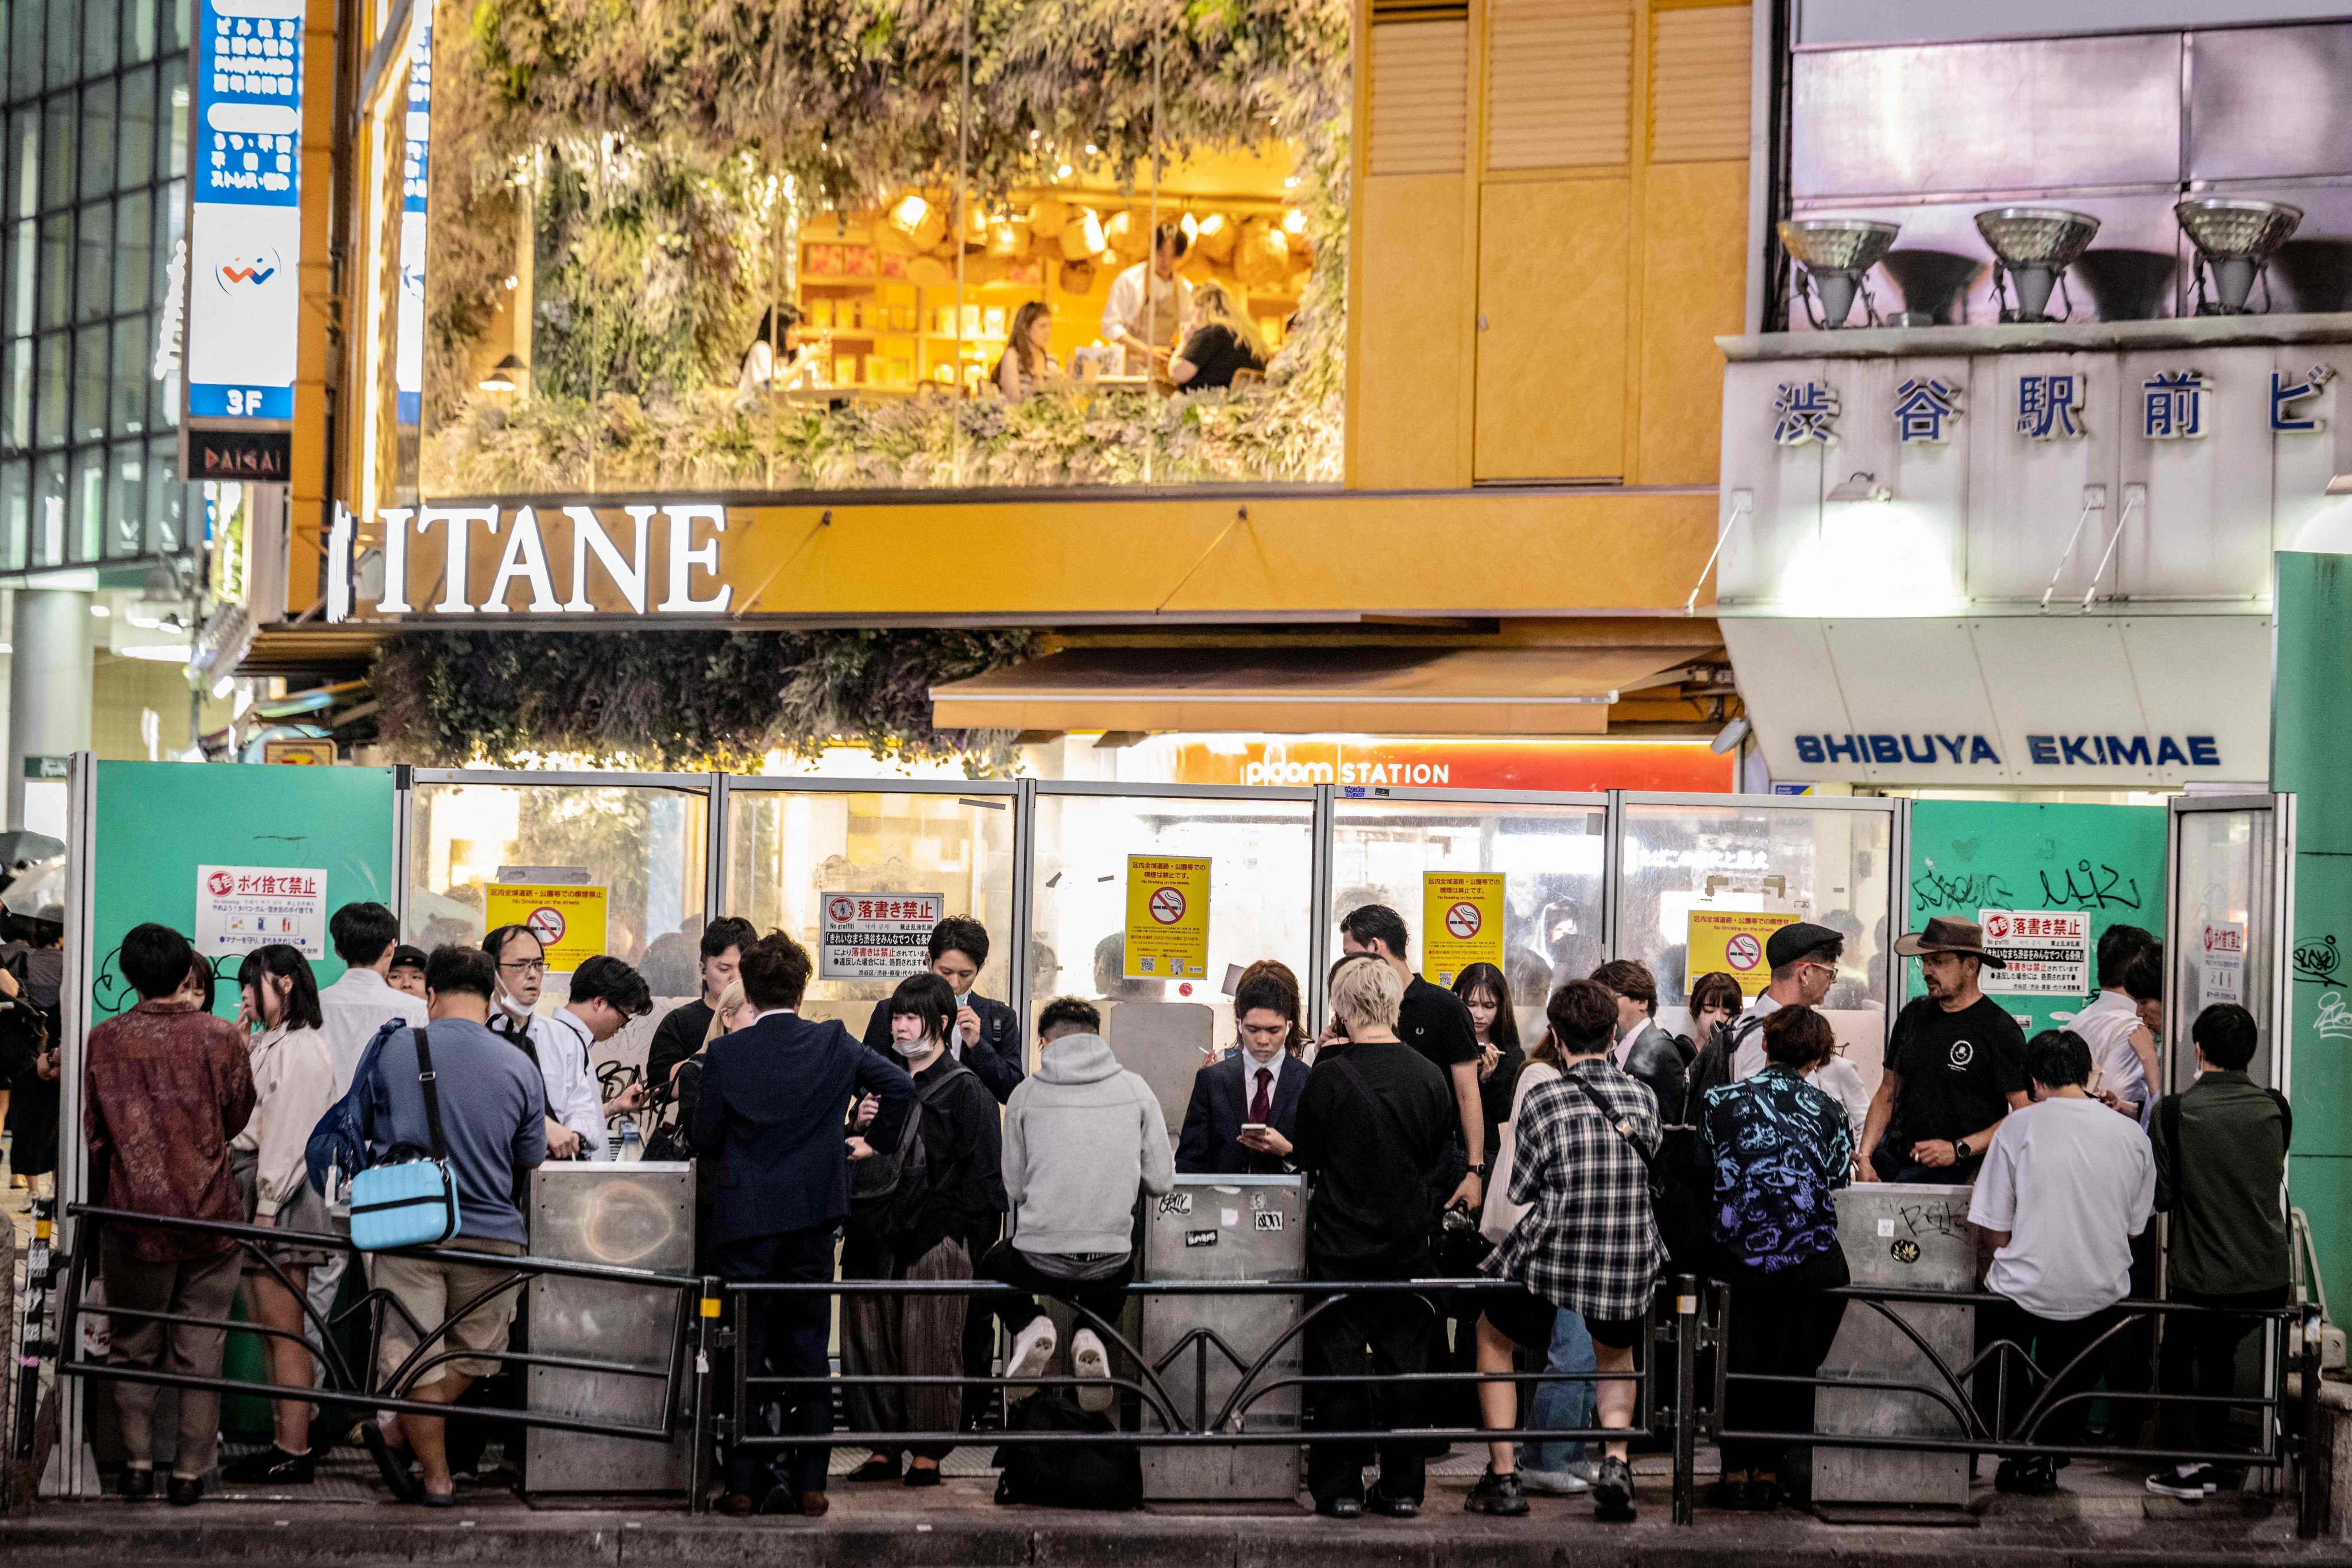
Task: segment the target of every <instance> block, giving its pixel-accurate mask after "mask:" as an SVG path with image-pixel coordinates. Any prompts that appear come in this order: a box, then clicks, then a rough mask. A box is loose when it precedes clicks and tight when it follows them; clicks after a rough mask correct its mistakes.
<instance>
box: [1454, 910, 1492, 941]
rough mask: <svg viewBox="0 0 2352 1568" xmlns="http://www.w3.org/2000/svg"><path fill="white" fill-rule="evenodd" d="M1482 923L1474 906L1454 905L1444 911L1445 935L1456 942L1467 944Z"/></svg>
mask: <svg viewBox="0 0 2352 1568" xmlns="http://www.w3.org/2000/svg"><path fill="white" fill-rule="evenodd" d="M1484 923H1485V922H1484V921H1481V920H1480V919H1479V917H1478V906H1477V905H1475V904H1468V903H1464V904H1455V905H1454V906H1453V907H1452V908H1451V909H1449V910H1446V911H1445V933H1446V934H1447V935H1448V936H1450V937H1452V938H1453V939H1454V941H1456V942H1468V941H1469V940H1470V939H1471V938H1472V937H1474V936H1476V935H1477V934H1478V928H1479V926H1481V925H1482V924H1484Z"/></svg>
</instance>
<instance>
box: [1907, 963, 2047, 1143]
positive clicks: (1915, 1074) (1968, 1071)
mask: <svg viewBox="0 0 2352 1568" xmlns="http://www.w3.org/2000/svg"><path fill="white" fill-rule="evenodd" d="M1886 1066H1887V1068H1888V1070H1889V1071H1892V1072H1894V1073H1895V1074H1897V1075H1899V1076H1900V1077H1901V1078H1902V1079H1903V1089H1902V1093H1901V1095H1900V1097H1899V1098H1898V1099H1897V1100H1895V1116H1894V1120H1893V1121H1892V1123H1891V1124H1890V1125H1889V1127H1888V1129H1887V1134H1886V1135H1887V1139H1888V1141H1889V1142H1890V1143H1891V1145H1892V1146H1893V1147H1894V1148H1895V1151H1896V1152H1898V1153H1900V1152H1907V1151H1908V1150H1909V1149H1910V1147H1911V1145H1912V1144H1914V1143H1916V1142H1918V1141H1919V1140H1920V1139H1922V1138H1934V1139H1938V1140H1950V1139H1955V1138H1965V1137H1967V1136H1969V1134H1970V1133H1972V1132H1981V1131H1984V1130H1985V1129H1986V1128H1988V1127H1990V1126H1991V1125H1992V1124H1993V1123H1994V1122H1996V1121H2000V1119H2001V1118H2002V1117H2003V1116H2004V1115H2006V1114H2008V1111H2009V1097H2010V1096H2011V1094H2018V1093H2022V1092H2023V1091H2024V1090H2025V1088H2026V1081H2025V1035H2024V1032H2023V1031H2022V1030H2021V1029H2019V1028H2018V1026H2017V1020H2016V1019H2014V1018H2012V1017H2011V1016H2009V1014H2008V1013H2007V1011H2005V1010H2004V1009H2003V1008H2002V1007H2001V1006H2000V1004H1999V1003H1997V1002H1995V1001H1993V1000H1992V998H1990V996H1980V997H1979V998H1978V999H1977V1000H1976V1002H1975V1003H1974V1004H1973V1005H1970V1006H1967V1007H1963V1008H1961V1009H1960V1010H1959V1011H1958V1012H1957V1013H1947V1012H1946V1011H1944V1009H1943V1007H1942V1006H1941V1005H1939V1004H1938V1003H1937V1001H1936V1000H1935V999H1934V998H1933V997H1929V996H1922V997H1920V998H1919V999H1918V1000H1917V1001H1916V1002H1914V1003H1912V1004H1911V1005H1909V1006H1907V1007H1906V1008H1904V1009H1903V1012H1902V1014H1901V1015H1900V1016H1898V1017H1896V1019H1895V1037H1894V1038H1893V1039H1891V1040H1890V1041H1888V1042H1887V1047H1886ZM1979 1152H1982V1151H1979Z"/></svg>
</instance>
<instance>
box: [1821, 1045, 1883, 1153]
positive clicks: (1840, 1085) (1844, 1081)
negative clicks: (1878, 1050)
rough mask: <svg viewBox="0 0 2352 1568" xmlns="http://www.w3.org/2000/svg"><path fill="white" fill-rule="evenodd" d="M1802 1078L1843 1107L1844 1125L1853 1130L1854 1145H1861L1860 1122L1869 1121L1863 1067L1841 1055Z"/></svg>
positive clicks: (1868, 1106)
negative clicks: (1855, 1064)
mask: <svg viewBox="0 0 2352 1568" xmlns="http://www.w3.org/2000/svg"><path fill="white" fill-rule="evenodd" d="M1805 1081H1806V1082H1808V1083H1810V1084H1811V1085H1812V1086H1813V1087H1814V1088H1815V1089H1820V1090H1821V1091H1822V1093H1823V1094H1826V1095H1828V1096H1829V1097H1830V1098H1831V1099H1832V1100H1836V1101H1837V1102H1838V1104H1839V1105H1840V1106H1841V1107H1842V1108H1843V1110H1844V1111H1845V1124H1846V1126H1847V1127H1849V1128H1851V1129H1852V1130H1853V1146H1854V1147H1855V1148H1857V1149H1859V1148H1861V1147H1862V1128H1863V1123H1864V1122H1865V1121H1869V1120H1870V1090H1869V1089H1865V1088H1864V1087H1863V1082H1862V1069H1861V1068H1858V1067H1856V1066H1854V1065H1853V1063H1852V1062H1850V1061H1848V1060H1846V1059H1845V1058H1843V1057H1832V1058H1830V1059H1829V1060H1827V1061H1825V1062H1823V1063H1822V1065H1821V1066H1820V1067H1818V1068H1814V1069H1813V1070H1812V1071H1811V1073H1808V1074H1807V1075H1806V1079H1805Z"/></svg>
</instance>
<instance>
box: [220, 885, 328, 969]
mask: <svg viewBox="0 0 2352 1568" xmlns="http://www.w3.org/2000/svg"><path fill="white" fill-rule="evenodd" d="M326 931H327V874H326V872H324V871H320V870H315V869H310V868H288V867H284V866H199V867H197V868H196V952H198V953H199V954H200V955H201V956H203V957H205V958H206V959H211V958H215V957H218V956H219V955H220V954H222V953H225V952H251V951H252V950H253V949H255V948H257V947H267V946H268V945H269V944H271V943H273V942H283V943H285V944H286V945H287V946H288V947H291V948H298V949H299V950H300V952H301V953H302V956H303V957H305V958H324V957H326V956H327V944H326Z"/></svg>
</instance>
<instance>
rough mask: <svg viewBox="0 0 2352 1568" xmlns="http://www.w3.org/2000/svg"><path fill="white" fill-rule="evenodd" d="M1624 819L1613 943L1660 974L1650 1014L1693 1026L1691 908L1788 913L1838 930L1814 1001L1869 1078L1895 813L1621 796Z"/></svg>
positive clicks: (1880, 1044) (1881, 1041) (1879, 1015)
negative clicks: (1835, 960)
mask: <svg viewBox="0 0 2352 1568" xmlns="http://www.w3.org/2000/svg"><path fill="white" fill-rule="evenodd" d="M1624 822H1625V826H1624V832H1625V843H1624V848H1623V856H1624V867H1623V871H1622V917H1623V921H1624V930H1623V931H1622V934H1621V935H1620V936H1619V937H1618V939H1617V952H1618V953H1619V955H1620V956H1621V957H1625V958H1635V959H1639V960H1641V961H1642V962H1643V963H1646V964H1648V965H1649V966H1650V973H1652V974H1653V975H1654V976H1655V977H1656V978H1657V982H1658V1022H1659V1023H1660V1024H1661V1025H1662V1026H1664V1027H1666V1028H1668V1029H1671V1030H1675V1031H1676V1032H1686V1031H1687V1030H1688V1029H1689V1027H1690V1009H1689V1006H1688V1004H1689V1001H1690V983H1691V981H1692V980H1693V979H1695V978H1696V976H1694V975H1691V974H1689V973H1686V968H1687V965H1686V963H1685V959H1686V957H1687V955H1688V952H1689V946H1688V944H1689V941H1690V916H1691V911H1692V910H1762V911H1767V912H1771V913H1786V914H1791V915H1795V916H1796V917H1798V918H1799V919H1801V920H1807V921H1814V922H1816V923H1818V924H1821V925H1825V926H1829V927H1831V928H1832V929H1833V930H1836V931H1843V932H1844V933H1845V954H1844V957H1843V960H1842V961H1841V963H1840V964H1839V978H1838V982H1837V984H1836V986H1835V988H1834V989H1832V991H1831V992H1830V994H1829V1000H1828V1004H1827V1005H1826V1006H1824V1007H1823V1009H1822V1011H1823V1013H1824V1014H1825V1015H1826V1016H1828V1018H1829V1020H1830V1023H1831V1025H1832V1026H1833V1027H1834V1028H1835V1029H1836V1031H1837V1037H1838V1040H1839V1042H1840V1043H1841V1044H1842V1045H1843V1046H1844V1047H1845V1049H1846V1055H1847V1057H1848V1058H1851V1059H1852V1060H1853V1065H1854V1067H1855V1068H1858V1069H1859V1070H1860V1071H1861V1073H1862V1076H1863V1079H1864V1082H1865V1083H1867V1084H1868V1085H1869V1086H1870V1087H1871V1088H1872V1089H1876V1088H1877V1086H1878V1073H1879V1066H1880V1063H1881V1062H1882V1061H1883V1060H1884V1058H1885V1041H1886V963H1887V949H1888V946H1889V943H1890V942H1891V940H1892V939H1891V937H1890V935H1889V933H1888V931H1887V929H1886V912H1887V908H1888V904H1887V897H1888V890H1889V889H1888V885H1887V863H1886V862H1887V848H1888V840H1889V837H1890V832H1891V824H1892V814H1891V813H1888V812H1883V811H1820V810H1807V809H1804V808H1802V807H1797V806H1769V805H1634V804H1632V803H1628V804H1627V805H1626V806H1625V814H1624ZM1760 968H1761V965H1760V964H1759V970H1760ZM1748 988H1749V989H1748V994H1750V995H1754V994H1756V993H1757V992H1759V991H1761V990H1762V989H1763V980H1762V979H1761V978H1760V977H1759V976H1756V975H1751V976H1749V977H1748Z"/></svg>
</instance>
